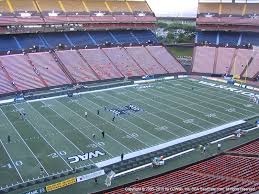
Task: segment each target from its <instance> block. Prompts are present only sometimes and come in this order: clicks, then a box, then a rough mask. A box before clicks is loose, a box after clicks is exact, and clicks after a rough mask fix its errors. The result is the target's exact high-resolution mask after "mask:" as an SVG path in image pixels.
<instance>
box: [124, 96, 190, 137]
mask: <svg viewBox="0 0 259 194" xmlns="http://www.w3.org/2000/svg"><path fill="white" fill-rule="evenodd" d="M133 93H134V92H133ZM121 95H123V96H126V95H124V94H121ZM126 97H128V98H131V99H133V100H137V99H135V98H133V97H130V96H126ZM137 101H140V100H137ZM141 102H142V103H143V104H147V103H144V102H143V101H141ZM147 105H148V106H150V107H152V108H154V109H157V110H158V112H157V113H160V112H163V111H161V110H160V109H158V108H156V107H153V106H151V105H149V104H147ZM145 112H146V113H148V114H151V115H153V116H154V117H157V118H158V119H161V120H164V121H166V122H168V123H171V124H173V125H175V126H177V127H179V128H181V129H183V130H185V131H188V133H193V131H190V130H188V129H186V128H185V127H182V126H180V125H177V124H176V123H173V122H171V121H169V120H167V119H164V118H163V117H159V116H157V115H156V114H153V113H151V112H149V111H146V110H145ZM167 114H169V113H167ZM170 115H172V114H170ZM173 116H175V117H177V118H178V119H180V120H183V118H181V117H178V116H176V115H173Z"/></svg>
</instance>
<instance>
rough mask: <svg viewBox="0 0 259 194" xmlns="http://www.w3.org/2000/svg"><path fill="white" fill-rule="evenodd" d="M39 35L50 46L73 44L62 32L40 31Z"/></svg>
mask: <svg viewBox="0 0 259 194" xmlns="http://www.w3.org/2000/svg"><path fill="white" fill-rule="evenodd" d="M40 36H41V38H42V39H43V40H44V41H45V42H46V44H47V45H48V46H49V47H50V48H55V47H56V46H57V45H59V44H64V45H67V46H68V47H70V46H73V45H71V42H69V41H70V40H68V39H67V37H66V36H65V34H64V33H44V34H43V33H42V34H40Z"/></svg>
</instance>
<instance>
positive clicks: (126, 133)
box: [76, 97, 148, 146]
mask: <svg viewBox="0 0 259 194" xmlns="http://www.w3.org/2000/svg"><path fill="white" fill-rule="evenodd" d="M83 98H84V97H83ZM84 99H87V98H84ZM87 100H88V101H89V102H90V103H93V104H95V103H94V102H92V101H91V100H89V99H87ZM76 103H77V104H78V105H80V106H82V107H85V106H84V105H81V104H79V103H78V102H76ZM85 108H86V109H87V107H85ZM88 110H89V109H88ZM90 112H92V111H91V110H90ZM92 113H93V112H92ZM93 114H94V113H93ZM98 117H99V118H101V119H102V120H105V121H106V122H107V123H110V124H111V125H113V126H114V127H116V128H117V129H119V130H121V131H124V133H126V134H128V135H131V134H130V133H128V132H127V131H125V130H124V129H122V128H121V127H118V126H117V125H114V124H113V123H112V122H110V121H108V120H107V119H104V118H102V117H100V116H98ZM133 138H134V139H136V140H137V141H139V142H141V143H143V144H144V145H145V146H148V145H147V144H146V143H145V142H143V141H141V140H140V139H138V138H136V137H133Z"/></svg>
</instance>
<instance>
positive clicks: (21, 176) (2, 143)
mask: <svg viewBox="0 0 259 194" xmlns="http://www.w3.org/2000/svg"><path fill="white" fill-rule="evenodd" d="M0 142H1V144H2V146H3V148H4V150H5V152H6V153H7V155H8V157H9V158H10V160H11V162H12V164H13V166H14V168H15V170H16V172H17V173H18V175H19V177H20V179H21V180H22V182H24V180H23V178H22V175H21V174H20V172H19V170H18V168H17V167H16V165H15V163H14V161H13V159H12V157H11V155H10V154H9V152H8V151H7V149H6V147H5V146H4V143H3V142H2V140H1V139H0Z"/></svg>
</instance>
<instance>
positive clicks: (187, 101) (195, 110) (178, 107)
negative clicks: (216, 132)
mask: <svg viewBox="0 0 259 194" xmlns="http://www.w3.org/2000/svg"><path fill="white" fill-rule="evenodd" d="M169 87H170V86H169ZM163 89H164V90H166V91H168V92H170V93H171V94H176V93H175V92H172V91H171V90H167V89H165V88H163ZM174 89H175V88H174ZM156 91H157V92H159V93H163V94H164V96H170V94H166V93H164V92H162V91H160V90H156ZM180 94H181V95H184V94H183V93H182V92H180ZM184 96H186V95H184ZM174 97H175V98H178V99H181V100H184V101H186V102H189V101H188V100H185V99H184V98H180V97H177V96H174ZM187 97H188V98H193V97H191V96H187ZM161 98H162V97H161ZM163 99H164V98H163ZM193 99H195V100H198V101H200V102H201V103H202V102H203V101H202V100H199V99H196V98H193ZM167 100H169V99H167ZM169 101H171V102H175V101H172V100H169ZM200 102H199V103H200ZM175 103H177V102H175ZM199 103H193V104H191V105H190V106H192V105H198V106H200V107H202V108H205V109H209V110H211V111H216V112H219V113H220V114H224V115H227V116H229V117H233V118H235V119H237V117H234V116H231V115H228V114H226V113H223V112H220V111H217V110H213V109H211V108H209V107H207V106H203V105H201V104H199ZM207 103H209V102H207ZM177 104H179V103H177ZM209 104H210V103H209ZM179 105H180V106H177V107H176V108H179V107H182V106H184V107H188V106H186V105H184V104H179ZM188 108H190V109H192V110H195V111H198V112H200V113H203V114H207V113H204V112H201V111H199V110H197V109H194V108H191V107H188ZM216 118H217V119H219V120H221V121H225V122H229V121H227V120H224V119H222V118H219V117H216Z"/></svg>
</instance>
